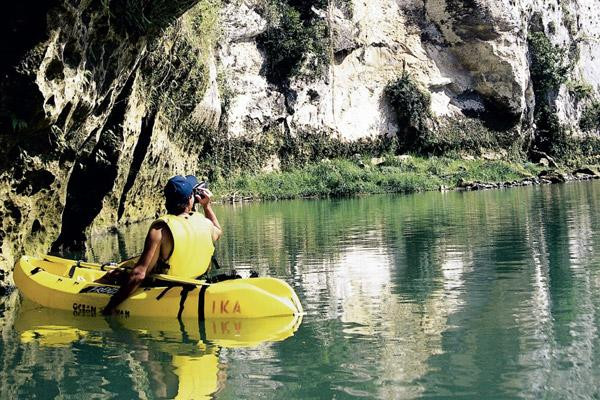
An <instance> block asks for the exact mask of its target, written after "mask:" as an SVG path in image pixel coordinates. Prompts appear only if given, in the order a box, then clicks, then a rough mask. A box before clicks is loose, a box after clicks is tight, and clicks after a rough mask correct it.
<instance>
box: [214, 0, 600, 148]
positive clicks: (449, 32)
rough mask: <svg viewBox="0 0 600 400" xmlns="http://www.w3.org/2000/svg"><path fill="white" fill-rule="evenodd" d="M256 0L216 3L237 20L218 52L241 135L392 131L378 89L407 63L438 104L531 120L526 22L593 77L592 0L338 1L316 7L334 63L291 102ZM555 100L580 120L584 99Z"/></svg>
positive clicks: (448, 110)
mask: <svg viewBox="0 0 600 400" xmlns="http://www.w3.org/2000/svg"><path fill="white" fill-rule="evenodd" d="M238 3H239V2H238ZM236 4H237V3H236ZM259 5H260V2H253V1H243V2H241V5H240V6H238V5H231V6H229V7H226V8H225V9H224V10H223V12H222V15H223V19H222V24H223V27H224V31H225V32H226V33H229V32H235V34H233V33H232V34H226V35H225V37H224V42H225V44H224V46H223V47H222V48H221V51H220V56H219V58H220V61H221V67H222V68H223V70H224V72H225V75H226V76H227V79H228V83H229V85H230V89H231V93H230V94H231V102H232V104H233V105H234V106H233V107H232V108H231V109H229V110H228V113H227V119H228V126H227V128H228V130H229V131H230V132H232V133H234V134H236V135H240V134H251V133H254V132H258V131H260V130H261V129H264V128H265V127H266V126H270V125H272V124H273V123H277V121H279V122H281V123H285V124H286V125H287V127H288V128H289V129H290V130H291V131H295V130H306V129H309V130H312V129H327V130H328V131H330V132H332V134H336V135H339V136H341V137H343V138H346V139H356V138H360V137H365V136H375V135H382V134H393V133H395V132H396V131H397V130H398V127H397V123H396V121H395V119H394V116H393V115H392V113H391V112H390V110H389V109H388V107H387V105H386V104H385V100H384V99H383V98H382V93H383V89H384V87H385V86H386V84H387V83H388V82H390V81H391V80H393V79H394V78H396V77H398V76H399V75H400V74H401V72H402V71H403V70H404V69H405V68H406V71H407V72H409V73H410V74H412V75H413V76H414V77H416V79H417V80H418V81H419V82H421V83H422V84H423V86H424V87H426V88H428V89H429V91H430V92H431V94H432V102H433V105H432V107H433V112H434V113H435V114H436V115H438V116H441V117H462V116H464V115H473V114H481V113H485V112H490V113H493V114H495V115H497V116H498V119H503V120H506V121H508V124H509V125H510V127H517V128H518V127H521V126H529V125H531V123H532V118H533V115H532V108H533V92H532V88H531V81H530V74H529V58H528V53H529V48H528V40H527V38H528V34H529V32H530V30H531V29H540V30H543V31H544V32H546V33H547V34H548V36H549V37H550V38H551V40H552V41H553V43H555V44H557V45H560V46H562V47H564V48H567V49H570V54H571V60H570V62H571V63H572V64H573V66H574V68H573V79H575V80H581V81H585V82H587V83H589V84H591V85H592V86H594V87H596V88H597V87H598V83H600V82H599V79H600V78H599V77H600V75H599V74H598V73H597V72H598V71H597V69H598V68H599V67H598V66H597V63H596V62H594V61H593V60H594V59H595V58H596V57H598V56H600V45H599V44H598V43H599V42H598V41H597V40H596V39H597V38H598V37H599V35H600V27H599V26H598V24H597V22H596V21H597V20H598V17H599V16H600V15H598V13H599V11H598V10H599V9H598V7H597V6H596V4H595V1H594V0H570V1H558V0H518V1H516V2H515V1H511V0H501V1H491V0H469V1H467V0H425V1H422V0H403V1H396V0H380V1H377V4H374V3H372V2H363V1H353V2H352V10H351V11H352V12H351V16H348V15H347V13H343V12H342V11H341V10H339V9H338V8H335V7H332V8H331V9H330V10H315V12H316V13H318V14H319V15H320V16H322V18H323V19H324V20H327V22H328V24H329V26H330V27H331V32H332V44H331V52H332V54H333V59H332V63H331V65H330V67H329V68H328V70H327V71H326V73H325V74H324V75H323V76H319V77H314V76H310V75H309V76H300V77H298V78H296V79H295V80H294V81H293V82H292V84H291V88H292V89H293V91H294V92H295V94H296V96H295V99H294V101H293V102H288V103H289V104H288V109H287V110H286V108H285V107H284V103H285V97H284V94H283V93H278V92H277V88H275V87H272V86H269V85H268V84H267V82H266V80H265V79H264V74H263V73H262V71H261V67H262V65H263V64H264V60H265V59H264V57H265V55H264V54H261V52H260V51H259V50H258V48H257V46H256V41H255V38H256V36H257V35H258V34H259V33H260V32H261V31H262V30H263V29H264V27H265V24H266V21H264V20H261V18H260V16H259V14H258V13H257V12H256V8H257V7H258V6H259ZM239 15H246V16H251V17H250V18H246V19H244V18H239ZM240 38H243V40H240ZM594 38H596V39H594ZM556 106H557V109H558V112H559V114H560V115H561V118H562V119H563V120H564V122H566V123H569V124H571V125H576V122H577V118H578V116H579V114H578V113H579V110H578V107H577V105H576V104H574V101H573V99H572V98H571V97H570V96H569V94H568V93H566V91H564V90H563V91H562V92H561V93H560V95H559V97H558V99H557V103H556ZM290 108H291V109H290Z"/></svg>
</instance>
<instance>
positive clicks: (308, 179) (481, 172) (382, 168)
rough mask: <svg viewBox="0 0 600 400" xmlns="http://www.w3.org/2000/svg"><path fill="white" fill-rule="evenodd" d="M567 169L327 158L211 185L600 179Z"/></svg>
mask: <svg viewBox="0 0 600 400" xmlns="http://www.w3.org/2000/svg"><path fill="white" fill-rule="evenodd" d="M565 171H566V170H564V169H561V168H558V169H553V170H549V169H548V167H545V166H543V165H540V164H534V163H530V162H525V163H518V162H508V161H500V160H484V159H475V160H465V159H456V158H448V157H427V158H426V157H420V156H409V155H404V156H389V157H385V158H374V159H370V160H363V159H359V158H357V159H355V160H347V159H334V160H323V161H320V162H316V163H312V164H308V165H306V166H304V167H301V168H294V169H290V170H287V171H272V172H261V173H257V174H240V175H237V176H232V177H230V178H227V179H222V180H219V181H216V182H213V183H212V185H211V187H212V189H213V191H214V192H215V193H217V197H218V200H221V201H233V202H235V201H244V200H282V199H296V198H322V197H345V196H354V195H360V194H381V193H414V192H423V191H432V190H446V189H447V190H452V189H457V188H463V189H467V190H477V189H489V188H496V187H507V186H508V187H510V186H520V185H531V184H538V183H556V182H560V181H565V180H569V179H572V178H573V179H587V178H591V177H592V175H596V176H598V173H597V171H595V170H594V169H593V168H592V169H585V170H584V169H581V170H578V172H577V173H575V172H573V173H572V174H568V173H566V172H565ZM581 171H584V172H581ZM585 172H587V173H585Z"/></svg>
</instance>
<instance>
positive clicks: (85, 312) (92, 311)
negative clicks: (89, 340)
mask: <svg viewBox="0 0 600 400" xmlns="http://www.w3.org/2000/svg"><path fill="white" fill-rule="evenodd" d="M73 315H74V316H76V317H81V316H89V317H95V316H96V307H95V306H91V305H89V304H79V303H73Z"/></svg>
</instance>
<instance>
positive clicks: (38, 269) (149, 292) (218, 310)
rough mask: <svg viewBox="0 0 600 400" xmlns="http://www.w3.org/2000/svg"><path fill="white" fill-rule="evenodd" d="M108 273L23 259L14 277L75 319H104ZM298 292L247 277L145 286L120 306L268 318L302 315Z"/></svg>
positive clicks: (130, 312)
mask: <svg viewBox="0 0 600 400" xmlns="http://www.w3.org/2000/svg"><path fill="white" fill-rule="evenodd" d="M104 274H105V272H104V271H102V270H101V265H100V264H93V263H83V262H77V261H74V260H68V259H62V258H58V257H50V256H48V257H44V258H36V257H30V256H23V257H22V258H21V259H20V260H19V262H18V263H17V264H16V266H15V272H14V279H15V283H16V285H17V287H18V288H19V290H20V291H21V292H22V293H23V295H24V296H25V297H26V298H28V299H30V300H32V301H34V302H36V303H38V304H40V305H42V306H44V307H48V308H53V309H58V310H67V311H72V312H73V314H74V315H90V316H91V315H100V314H101V311H102V309H103V308H104V306H105V305H106V304H107V303H108V300H109V298H110V296H112V295H113V294H114V293H116V292H117V290H118V287H117V286H114V285H106V284H101V283H96V282H94V281H95V280H97V279H99V278H100V277H102V276H103V275H104ZM302 312H303V311H302V306H301V304H300V301H299V299H298V296H297V295H296V293H295V292H294V290H293V289H292V288H291V287H290V286H289V285H288V284H287V283H286V282H284V281H282V280H280V279H276V278H245V279H234V280H228V281H223V282H219V283H214V284H209V283H206V281H196V280H189V279H187V280H185V283H177V282H168V283H165V284H163V285H162V286H155V287H141V288H139V289H138V290H136V291H135V292H134V293H133V294H132V295H131V296H130V297H129V298H128V299H127V300H125V301H124V302H123V303H122V304H121V305H119V307H118V310H117V314H118V315H120V316H122V317H124V318H130V317H167V318H168V317H171V318H174V317H177V318H194V319H202V320H204V319H213V318H265V317H276V316H289V315H300V314H302Z"/></svg>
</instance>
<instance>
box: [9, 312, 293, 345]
mask: <svg viewBox="0 0 600 400" xmlns="http://www.w3.org/2000/svg"><path fill="white" fill-rule="evenodd" d="M301 321H302V317H301V316H286V317H270V318H252V319H247V318H239V319H235V318H233V319H224V318H219V319H213V320H206V321H202V322H198V321H196V320H177V319H174V318H136V317H131V318H127V319H125V318H122V319H119V320H117V321H114V320H113V321H109V320H106V319H104V318H94V317H92V316H89V315H77V313H76V312H68V311H63V310H49V309H47V308H43V307H40V306H39V305H37V304H35V303H33V302H31V301H29V300H25V301H23V303H22V305H21V310H20V312H19V315H18V317H17V319H16V321H15V330H16V331H17V332H18V333H19V334H20V336H21V341H22V342H23V343H28V342H32V341H36V342H38V343H39V344H41V345H44V346H61V345H68V344H71V343H73V342H75V341H77V340H80V339H83V338H86V337H88V336H89V335H90V334H91V333H95V334H97V333H101V332H107V331H110V330H113V329H114V328H115V327H117V328H124V329H127V330H129V331H132V332H137V333H138V334H140V335H143V336H144V337H146V338H149V339H155V340H157V341H158V342H160V343H161V347H164V350H165V351H167V352H169V353H181V351H182V343H183V342H186V343H194V344H196V343H199V342H201V343H210V344H213V345H217V346H219V347H228V348H233V347H248V346H256V345H259V344H261V343H264V342H274V341H281V340H284V339H286V338H288V337H290V336H292V335H293V334H294V332H295V331H296V330H297V329H298V327H299V326H300V323H301ZM111 324H112V325H111ZM115 324H116V326H115ZM170 347H173V349H171V350H174V351H171V350H170Z"/></svg>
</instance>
